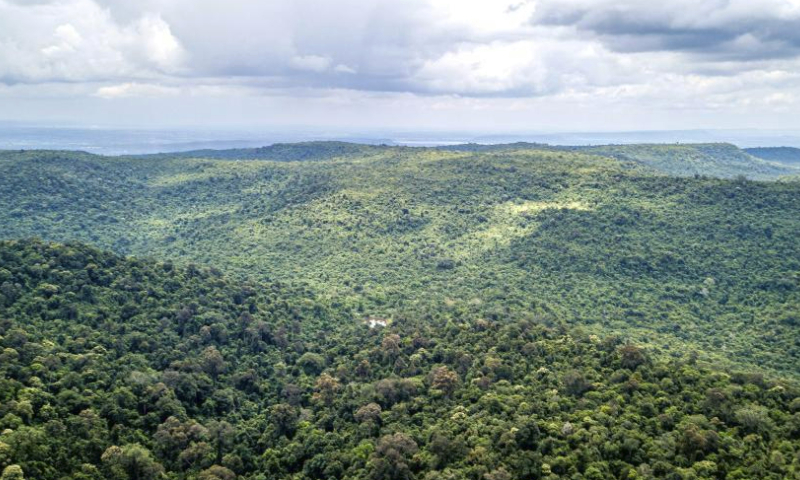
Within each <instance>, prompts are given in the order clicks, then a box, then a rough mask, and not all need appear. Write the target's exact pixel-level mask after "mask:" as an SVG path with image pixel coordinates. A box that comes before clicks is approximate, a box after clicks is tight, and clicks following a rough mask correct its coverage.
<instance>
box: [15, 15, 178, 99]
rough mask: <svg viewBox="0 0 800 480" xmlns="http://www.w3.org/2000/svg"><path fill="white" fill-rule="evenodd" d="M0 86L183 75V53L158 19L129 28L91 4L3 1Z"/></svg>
mask: <svg viewBox="0 0 800 480" xmlns="http://www.w3.org/2000/svg"><path fill="white" fill-rule="evenodd" d="M0 32H3V33H2V34H0V82H5V83H31V82H32V83H36V82H50V81H64V82H80V81H97V80H114V79H133V78H136V79H141V78H148V77H151V78H152V77H154V76H157V75H161V74H172V73H176V72H179V71H180V69H181V68H182V63H183V61H184V59H185V57H184V55H185V52H184V50H183V47H182V46H181V44H180V42H179V40H178V39H177V38H176V37H175V36H174V35H172V33H171V31H170V28H169V25H168V24H167V23H166V22H165V21H164V20H163V19H162V18H161V17H160V16H159V15H158V14H157V13H148V14H143V15H141V16H140V17H138V18H137V19H135V20H133V21H131V22H130V23H127V24H120V23H118V22H116V21H115V20H114V19H113V17H112V16H111V14H110V12H109V11H108V10H107V9H105V8H103V7H101V6H100V5H99V4H97V3H95V2H93V1H91V0H64V1H61V2H38V3H33V4H27V3H26V4H25V5H24V6H23V5H22V4H21V3H10V2H8V1H7V0H5V1H4V0H0Z"/></svg>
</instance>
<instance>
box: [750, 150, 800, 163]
mask: <svg viewBox="0 0 800 480" xmlns="http://www.w3.org/2000/svg"><path fill="white" fill-rule="evenodd" d="M745 151H746V152H747V153H749V154H750V155H752V156H754V157H758V158H761V159H763V160H768V161H771V162H779V163H783V164H785V165H789V166H793V167H800V148H794V147H765V148H747V149H745Z"/></svg>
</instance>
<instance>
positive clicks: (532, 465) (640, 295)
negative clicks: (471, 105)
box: [0, 142, 800, 480]
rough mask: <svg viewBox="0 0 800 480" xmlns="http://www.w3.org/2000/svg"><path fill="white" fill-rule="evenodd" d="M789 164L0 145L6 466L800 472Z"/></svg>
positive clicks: (314, 146) (364, 473)
mask: <svg viewBox="0 0 800 480" xmlns="http://www.w3.org/2000/svg"><path fill="white" fill-rule="evenodd" d="M796 173H797V169H796V168H795V167H794V166H793V165H792V164H791V163H790V162H783V163H781V161H780V160H779V159H760V158H756V157H755V156H753V155H751V154H749V153H746V152H744V151H741V150H739V149H737V148H736V147H733V146H730V145H724V144H705V145H635V146H631V145H625V146H616V145H614V146H602V147H552V146H546V145H536V144H512V145H497V146H481V145H459V146H452V147H446V148H410V147H391V146H380V145H379V146H368V145H355V144H347V143H341V142H316V143H305V144H283V145H275V146H272V147H264V148H261V149H240V150H228V151H198V152H190V153H186V154H162V155H148V156H141V157H102V156H96V155H91V154H88V153H81V152H62V151H5V152H0V192H2V195H0V225H2V229H1V230H0V237H1V238H3V239H6V240H5V241H0V352H1V353H0V356H1V357H2V361H0V471H2V480H11V479H20V478H33V479H44V480H50V479H53V480H56V479H58V480H61V479H76V480H77V479H81V480H89V479H98V480H99V479H114V480H117V479H119V480H127V479H132V480H149V479H163V478H174V479H204V480H215V479H219V480H229V479H231V480H232V479H235V478H241V479H243V480H261V479H264V480H266V479H272V478H276V479H296V480H300V479H306V478H307V479H320V478H323V479H365V480H366V479H374V480H383V479H389V480H393V479H398V480H411V479H418V480H439V479H442V480H456V479H459V480H460V479H464V480H467V479H469V480H510V479H520V480H523V479H537V480H538V479H549V480H555V479H575V480H579V479H606V478H613V479H656V478H668V479H675V480H684V479H685V480H690V479H709V480H710V479H726V480H734V479H755V478H758V479H762V478H763V479H776V480H777V479H785V478H800V392H798V387H797V383H796V382H797V380H798V377H799V376H800V336H798V335H797V328H798V325H800V242H798V241H797V232H798V231H800V182H798V181H797V180H793V178H794V177H793V176H794V175H796ZM34 237H39V238H42V239H43V240H36V239H33V238H34ZM50 242H57V243H50ZM90 245H91V246H90Z"/></svg>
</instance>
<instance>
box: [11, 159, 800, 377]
mask: <svg viewBox="0 0 800 480" xmlns="http://www.w3.org/2000/svg"><path fill="white" fill-rule="evenodd" d="M2 158H3V159H2V161H0V191H3V192H4V195H3V196H2V197H0V223H1V224H2V225H3V226H4V228H3V230H2V232H0V235H1V236H2V237H3V238H9V239H13V238H27V237H33V236H39V237H42V238H45V239H49V240H57V241H67V240H78V241H83V242H88V243H91V244H95V245H99V246H102V247H104V248H110V249H113V250H114V251H116V252H120V253H125V254H136V255H143V256H151V257H155V258H158V259H169V260H172V261H174V262H177V263H181V264H186V263H189V262H196V263H200V264H205V265H212V266H215V267H216V268H219V269H221V270H223V271H225V272H227V273H229V274H232V275H234V276H237V277H239V278H251V279H255V280H256V281H262V280H265V279H269V280H277V281H284V282H291V283H301V284H304V285H306V286H307V287H308V288H310V289H311V290H313V291H314V292H315V293H317V294H319V295H320V296H322V297H325V298H328V299H330V300H331V301H332V302H335V303H336V304H337V305H339V306H341V307H342V308H345V309H347V310H348V311H353V312H355V315H357V316H363V317H366V316H382V317H388V318H394V319H402V318H409V317H414V318H416V317H422V316H427V317H428V318H431V319H450V318H459V317H461V316H463V315H470V316H476V317H482V318H486V319H487V320H498V319H508V318H511V319H535V320H536V321H537V322H542V323H544V324H548V323H549V322H553V321H556V320H558V321H559V322H567V323H569V324H573V325H580V326H583V327H584V328H586V329H587V330H588V331H590V332H595V333H598V334H602V335H608V334H619V335H623V336H625V338H628V339H630V340H631V341H634V342H636V343H638V344H641V345H645V346H647V347H648V348H650V350H651V352H653V354H654V355H659V356H662V357H665V358H669V357H670V356H671V355H678V356H680V355H682V354H683V353H685V352H686V351H691V350H694V351H696V352H697V354H698V355H699V358H700V359H701V360H703V361H714V362H722V363H731V364H738V365H750V366H753V367H758V368H762V369H765V370H766V371H773V372H781V373H782V374H786V375H797V372H800V345H798V343H797V335H796V329H797V325H798V318H797V312H798V310H799V306H800V289H799V288H798V283H799V282H800V244H798V242H797V240H796V233H797V231H798V229H800V184H798V183H791V182H785V183H781V182H775V183H768V182H750V181H742V180H738V181H728V180H717V179H706V178H693V177H692V178H676V177H669V176H664V175H657V174H653V173H651V169H649V168H646V167H643V166H637V165H636V164H633V163H631V162H620V161H618V160H614V159H608V158H603V157H598V156H596V155H586V154H583V153H578V152H567V151H552V150H531V149H521V150H519V149H517V150H513V151H504V150H501V151H497V152H479V153H472V152H461V151H442V150H436V149H414V148H394V147H382V148H380V151H379V152H378V153H375V151H374V150H370V153H369V154H368V155H367V156H349V157H340V158H337V159H334V160H326V161H316V162H271V161H260V160H252V161H247V162H232V161H229V160H211V159H184V158H169V157H152V158H149V157H148V158H105V157H95V156H88V155H73V154H68V153H58V152H25V153H22V154H19V153H17V154H14V153H6V154H3V157H2Z"/></svg>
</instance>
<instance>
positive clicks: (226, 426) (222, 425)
mask: <svg viewBox="0 0 800 480" xmlns="http://www.w3.org/2000/svg"><path fill="white" fill-rule="evenodd" d="M235 435H236V429H234V428H233V425H231V424H230V423H228V422H226V421H225V420H222V421H217V420H212V421H211V422H209V423H208V436H209V437H210V438H211V440H213V442H214V447H215V448H216V452H217V460H216V462H215V463H217V464H220V463H222V456H223V454H224V453H225V450H226V449H227V448H228V447H230V445H231V444H232V443H233V440H234V436H235Z"/></svg>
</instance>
